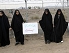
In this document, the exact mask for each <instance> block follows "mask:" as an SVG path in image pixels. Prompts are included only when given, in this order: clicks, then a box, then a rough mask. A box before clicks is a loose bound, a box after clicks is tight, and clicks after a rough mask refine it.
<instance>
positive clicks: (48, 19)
mask: <svg viewBox="0 0 69 53" xmlns="http://www.w3.org/2000/svg"><path fill="white" fill-rule="evenodd" d="M39 23H40V26H41V28H42V30H43V32H44V37H45V43H46V44H47V43H48V44H49V43H50V40H51V39H50V38H51V35H52V30H53V24H52V15H51V13H50V11H49V9H45V11H44V13H43V16H42V20H40V21H39Z"/></svg>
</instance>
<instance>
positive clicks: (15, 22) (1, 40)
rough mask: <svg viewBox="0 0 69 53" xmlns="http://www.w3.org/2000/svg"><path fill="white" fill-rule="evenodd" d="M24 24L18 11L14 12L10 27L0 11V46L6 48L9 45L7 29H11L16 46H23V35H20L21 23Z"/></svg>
mask: <svg viewBox="0 0 69 53" xmlns="http://www.w3.org/2000/svg"><path fill="white" fill-rule="evenodd" d="M23 22H24V20H23V18H22V16H21V14H20V12H19V10H15V13H14V15H13V19H12V22H11V26H10V25H9V21H8V18H7V16H6V15H5V13H4V12H3V11H0V46H6V45H9V44H10V39H9V29H10V30H11V29H13V31H14V34H15V40H16V44H15V45H18V44H19V43H21V44H22V45H24V35H23V33H22V23H23Z"/></svg>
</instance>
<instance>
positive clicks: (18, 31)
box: [0, 9, 68, 47]
mask: <svg viewBox="0 0 69 53" xmlns="http://www.w3.org/2000/svg"><path fill="white" fill-rule="evenodd" d="M23 22H25V21H24V19H23V17H22V15H21V14H20V12H19V10H15V12H14V15H13V18H12V22H11V26H10V25H9V21H8V17H7V16H6V15H5V13H4V12H3V11H0V47H2V46H6V45H9V44H10V39H9V30H13V31H14V35H15V40H16V43H15V45H18V44H20V43H21V44H22V45H24V35H23V33H22V23H23ZM39 23H40V26H41V28H42V30H43V32H44V37H45V43H46V44H47V43H48V44H49V43H50V42H56V43H59V42H62V41H63V35H64V32H65V31H66V28H67V25H68V23H67V22H66V21H65V18H64V15H63V13H62V11H61V9H58V10H57V13H56V15H55V18H54V24H53V23H52V15H51V13H50V11H49V9H45V11H44V13H43V16H42V20H40V21H39Z"/></svg>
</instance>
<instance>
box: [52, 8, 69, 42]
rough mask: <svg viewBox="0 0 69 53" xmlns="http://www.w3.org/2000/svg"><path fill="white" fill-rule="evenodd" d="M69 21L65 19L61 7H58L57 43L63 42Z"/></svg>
mask: <svg viewBox="0 0 69 53" xmlns="http://www.w3.org/2000/svg"><path fill="white" fill-rule="evenodd" d="M67 25H68V23H67V22H66V21H65V18H64V15H63V13H62V11H61V9H58V10H57V12H56V15H55V18H54V37H53V38H54V40H53V41H55V42H56V43H59V42H63V35H64V33H65V31H66V28H67Z"/></svg>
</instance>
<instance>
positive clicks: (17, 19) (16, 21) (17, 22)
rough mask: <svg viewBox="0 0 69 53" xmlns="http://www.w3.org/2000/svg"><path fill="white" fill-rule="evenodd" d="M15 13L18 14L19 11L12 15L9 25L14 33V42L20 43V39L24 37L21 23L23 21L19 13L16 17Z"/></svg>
mask: <svg viewBox="0 0 69 53" xmlns="http://www.w3.org/2000/svg"><path fill="white" fill-rule="evenodd" d="M16 11H18V12H19V10H15V13H14V16H13V19H12V23H11V28H12V29H13V31H14V34H15V38H16V41H17V42H22V41H21V40H20V39H22V38H23V36H24V35H22V23H23V22H24V20H23V18H22V16H21V14H20V12H19V15H16ZM20 33H21V34H20ZM21 37H22V38H21ZM19 40H20V41H19ZM23 40H24V38H23Z"/></svg>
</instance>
